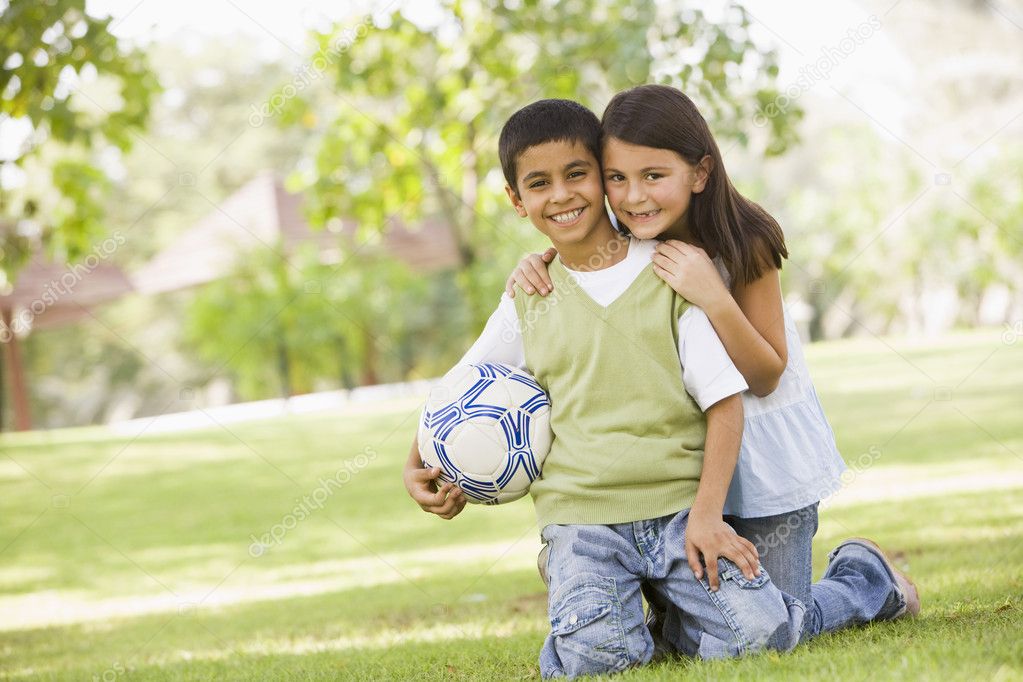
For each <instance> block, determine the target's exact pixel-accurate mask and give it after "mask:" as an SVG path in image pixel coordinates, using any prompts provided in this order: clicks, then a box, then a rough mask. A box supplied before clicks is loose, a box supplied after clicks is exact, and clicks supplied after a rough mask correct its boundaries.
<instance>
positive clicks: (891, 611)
mask: <svg viewBox="0 0 1023 682" xmlns="http://www.w3.org/2000/svg"><path fill="white" fill-rule="evenodd" d="M817 506H818V505H817V503H814V504H811V505H810V506H808V507H804V508H802V509H797V510H796V511H793V512H789V513H787V514H778V515H776V516H764V517H760V518H739V517H732V516H729V517H726V520H727V521H728V523H729V524H731V526H732V527H733V528H734V529H735V531H736V532H737V533H738V534H739V535H741V536H742V537H744V538H746V539H747V540H749V541H750V542H752V543H753V544H754V545H756V547H757V551H758V552H759V553H760V565H761V567H762V568H764V569H766V570H767V573H768V574H769V575H770V576H771V580H772V581H773V582H774V584H775V585H777V586H778V588H779V589H780V590H782V591H783V592H785V593H786V594H790V595H792V596H793V597H795V598H796V599H798V600H799V601H801V602H802V603H803V604H805V605H806V617H805V618H804V619H803V632H802V637H801V639H802V641H805V640H807V639H809V638H811V637H815V636H817V635H819V634H821V633H823V632H832V631H834V630H840V629H842V628H844V627H848V626H850V625H856V624H860V623H867V622H870V621H872V620H884V619H887V618H893V617H895V616H896V615H898V614H899V613H901V610H902V609H903V608H904V607H905V597H904V596H903V595H902V594H900V593H899V591H898V590H896V589H895V588H894V576H892V575H891V574H890V573H889V572H888V568H887V567H886V566H885V564H884V562H883V561H881V559H880V557H878V556H877V555H876V554H875V553H874V552H872V551H870V550H869V549H867V548H865V547H863V546H862V545H844V546H842V547H840V548H839V549H840V550H841V551H838V550H836V551H833V552H832V553H831V554H830V555H829V556H828V568H827V570H826V571H825V573H824V576H823V578H822V579H821V580H820V582H818V583H815V584H813V585H811V583H812V582H813V536H814V535H815V534H816V533H817Z"/></svg>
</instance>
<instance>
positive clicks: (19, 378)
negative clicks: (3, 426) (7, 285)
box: [0, 308, 32, 431]
mask: <svg viewBox="0 0 1023 682" xmlns="http://www.w3.org/2000/svg"><path fill="white" fill-rule="evenodd" d="M13 318H14V316H13V314H12V310H11V309H10V308H3V309H0V319H2V321H3V327H2V329H3V331H4V332H5V333H4V334H3V347H4V363H5V365H6V371H5V372H4V374H5V375H6V376H7V378H8V379H9V381H10V387H11V403H12V406H13V407H14V429H15V430H16V431H28V430H29V429H31V428H32V415H31V412H30V410H29V406H28V384H27V383H26V382H25V367H24V365H23V364H22V362H21V347H20V346H19V345H18V335H17V334H15V333H14V325H13V321H14V320H13Z"/></svg>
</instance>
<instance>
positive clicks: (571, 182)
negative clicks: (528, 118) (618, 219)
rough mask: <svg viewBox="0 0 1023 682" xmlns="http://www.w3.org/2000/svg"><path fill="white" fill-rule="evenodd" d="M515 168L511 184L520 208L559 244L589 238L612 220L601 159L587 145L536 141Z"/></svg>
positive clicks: (537, 227) (517, 161) (509, 195)
mask: <svg viewBox="0 0 1023 682" xmlns="http://www.w3.org/2000/svg"><path fill="white" fill-rule="evenodd" d="M515 173H516V176H515V185H516V186H515V187H514V188H513V187H505V191H506V192H507V193H508V197H509V198H510V199H511V201H512V204H513V205H514V206H515V210H516V211H517V212H518V214H519V215H520V216H522V217H523V218H525V217H527V216H528V217H529V220H530V222H532V223H533V225H535V226H536V229H538V230H540V231H541V232H543V233H544V234H545V235H547V236H548V237H549V238H550V240H551V241H552V242H554V244H555V246H557V245H558V244H574V243H577V242H580V241H583V240H585V239H586V238H587V237H588V236H590V235H591V234H593V233H594V230H596V229H597V228H598V227H600V226H601V224H602V223H607V224H608V225H610V222H609V219H608V217H607V210H606V209H605V208H604V185H603V183H602V181H601V177H600V165H599V164H598V163H597V159H596V158H594V156H593V154H592V153H591V152H590V151H589V150H588V149H587V148H586V146H585V145H583V144H581V143H579V142H565V141H562V142H546V143H544V144H540V145H536V146H535V147H530V148H528V149H527V150H526V151H524V152H522V153H521V154H519V157H518V159H517V160H516V169H515ZM516 190H517V191H516Z"/></svg>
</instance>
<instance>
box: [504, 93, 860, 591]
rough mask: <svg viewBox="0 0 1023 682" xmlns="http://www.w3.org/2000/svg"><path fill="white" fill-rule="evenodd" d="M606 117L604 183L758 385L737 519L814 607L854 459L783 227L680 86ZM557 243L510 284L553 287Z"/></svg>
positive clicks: (630, 96) (733, 494)
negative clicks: (737, 179)
mask: <svg viewBox="0 0 1023 682" xmlns="http://www.w3.org/2000/svg"><path fill="white" fill-rule="evenodd" d="M601 125H602V128H603V136H604V137H603V143H602V147H603V149H602V152H603V159H602V162H603V166H604V168H603V172H604V189H605V192H606V194H607V199H608V203H609V204H610V207H611V210H612V211H613V212H614V214H615V216H616V217H617V219H618V225H619V228H627V230H628V232H630V233H631V234H632V235H633V236H635V237H638V238H640V239H651V238H655V237H656V238H657V239H659V240H662V243H661V244H659V245H658V246H657V253H656V254H655V255H654V257H653V268H654V271H655V272H656V273H657V275H658V276H660V277H661V279H663V280H664V281H665V282H667V283H668V284H669V285H670V286H671V287H672V288H673V289H674V290H675V291H676V292H678V294H679V295H680V296H683V297H684V298H686V299H687V300H689V301H690V302H692V303H693V304H695V305H697V306H699V307H700V308H702V309H703V310H704V311H705V312H706V313H707V315H708V317H710V320H711V323H712V324H713V325H714V329H715V330H716V331H717V333H718V336H719V337H721V341H722V342H723V344H724V346H725V348H726V349H727V351H728V354H729V356H731V358H732V361H733V362H734V363H735V366H736V367H737V368H738V369H739V371H740V372H741V373H742V375H743V376H744V377H745V379H746V383H747V384H748V385H749V387H750V388H749V390H748V391H746V392H745V393H744V394H743V405H744V408H745V414H746V419H745V425H744V431H743V437H742V447H741V451H740V454H739V462H738V464H737V465H736V469H735V475H734V477H733V479H732V484H731V487H730V489H729V494H728V499H727V501H726V504H725V514H726V515H727V516H726V519H727V520H728V521H729V523H731V525H732V526H733V527H734V528H735V530H736V531H737V532H738V533H739V534H740V535H742V536H743V537H745V538H746V539H747V540H749V541H750V542H752V543H754V545H756V547H757V549H758V551H759V553H760V561H761V565H762V566H763V567H764V568H765V569H767V573H768V574H769V575H770V576H771V577H772V579H773V580H774V582H775V584H777V585H778V587H780V588H781V589H782V590H783V591H785V592H787V593H789V594H790V595H792V596H794V597H796V598H797V599H799V600H800V601H802V602H803V603H804V604H807V605H808V606H809V605H811V604H812V603H813V600H812V597H811V593H810V584H811V581H812V553H811V544H812V540H813V536H814V534H815V533H816V531H817V506H818V503H819V501H820V500H821V498H823V497H825V496H827V495H828V494H830V493H831V492H833V491H835V490H837V489H838V487H839V486H840V480H839V478H840V475H841V474H842V472H843V471H844V470H845V464H844V462H843V461H842V458H841V456H840V455H839V453H838V449H837V447H836V446H835V439H834V435H833V434H832V431H831V428H830V426H829V425H828V422H827V420H826V419H825V417H824V412H823V409H822V408H821V405H820V402H819V401H818V399H817V394H816V392H815V390H814V388H813V384H812V383H811V382H810V377H809V375H808V372H807V367H806V363H805V362H804V360H803V353H802V348H801V345H800V341H799V336H798V334H797V332H796V328H795V325H794V324H793V322H792V320H791V318H790V317H789V315H788V314H787V312H786V311H785V309H784V308H783V306H782V297H781V287H780V283H779V275H778V270H779V269H780V268H781V262H782V258H787V257H788V252H787V251H786V248H785V240H784V237H783V235H782V231H781V229H780V228H779V226H778V223H777V222H776V221H775V220H774V219H773V218H772V217H771V216H770V215H768V213H767V212H766V211H764V209H762V208H761V207H760V206H758V205H757V204H755V203H753V202H752V201H750V200H749V199H747V198H745V197H744V196H742V195H741V194H739V192H738V191H736V189H735V188H734V187H733V186H732V183H731V182H730V181H729V179H728V175H727V173H726V172H725V167H724V163H723V161H722V159H721V154H720V152H719V151H718V147H717V144H716V143H715V142H714V138H713V136H712V135H711V132H710V129H709V127H708V126H707V123H706V121H705V120H704V119H703V117H702V116H701V115H700V113H699V111H698V110H697V109H696V106H695V105H694V104H693V102H692V101H691V100H690V99H689V98H688V97H687V96H686V95H685V94H683V93H682V92H680V91H679V90H676V89H674V88H669V87H665V86H660V85H643V86H640V87H636V88H633V89H631V90H627V91H625V92H622V93H619V94H618V95H616V96H615V97H614V99H612V100H611V103H610V104H609V105H608V107H607V109H606V110H605V111H604V117H603V120H602V122H601ZM554 256H555V252H554V250H553V249H549V250H548V251H547V252H546V253H544V254H543V255H542V256H540V255H536V254H533V255H530V256H527V257H526V258H525V259H523V261H522V262H521V263H520V264H519V267H518V268H517V269H516V270H515V272H514V273H512V276H511V277H510V278H509V280H508V284H507V290H508V294H509V296H514V284H518V285H519V286H521V287H522V288H523V289H524V290H525V291H526V292H527V293H533V291H534V290H538V291H539V292H540V293H541V294H542V295H547V294H548V293H550V291H551V289H552V288H553V286H552V284H551V280H550V278H549V277H548V275H547V270H546V266H547V264H548V263H549V262H550V261H551V260H552V259H553V257H554ZM811 610H812V609H811Z"/></svg>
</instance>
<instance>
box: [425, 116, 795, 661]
mask: <svg viewBox="0 0 1023 682" xmlns="http://www.w3.org/2000/svg"><path fill="white" fill-rule="evenodd" d="M599 145H600V123H599V121H598V120H597V118H596V116H594V114H593V113H592V112H590V111H589V110H588V109H586V108H585V107H583V106H581V105H579V104H577V103H575V102H569V101H565V100H543V101H540V102H536V103H534V104H531V105H529V106H527V107H525V108H524V109H521V110H520V111H518V112H517V113H516V114H514V115H513V116H512V117H511V118H510V119H509V120H508V122H507V123H506V124H505V127H504V129H503V130H502V133H501V139H500V156H501V164H502V168H503V170H504V173H505V177H506V179H507V181H508V187H507V192H508V196H509V198H510V199H511V201H512V205H513V206H514V207H515V210H516V212H517V213H518V214H519V215H520V216H522V217H527V218H529V220H530V221H531V222H532V223H533V225H534V226H535V227H536V228H537V229H538V230H540V231H541V232H543V233H544V234H546V235H547V236H548V237H549V238H550V239H551V242H552V243H553V244H554V246H555V247H556V248H557V250H558V254H559V259H560V261H558V262H556V263H555V264H553V265H552V268H551V273H552V276H554V277H556V278H558V279H557V282H556V287H555V291H556V292H557V294H556V298H554V299H553V300H552V299H540V298H539V297H517V298H516V299H514V300H513V299H508V298H507V297H505V298H503V299H502V301H501V304H500V306H499V307H498V310H497V312H495V313H494V315H493V316H492V317H491V318H490V320H489V322H488V323H487V327H486V329H485V330H484V332H483V334H482V335H481V336H480V338H479V339H478V340H477V342H476V343H475V344H474V345H473V347H472V348H471V349H470V350H469V352H468V353H467V354H466V356H465V357H464V358H463V361H465V362H482V361H490V362H503V363H506V364H510V365H514V366H518V367H525V368H526V369H528V370H529V371H530V372H531V373H532V374H533V376H535V377H536V379H537V381H538V382H539V383H540V385H541V386H543V387H544V389H545V390H546V391H547V392H548V394H549V395H550V398H551V404H552V409H551V426H552V430H553V431H554V436H555V438H554V444H553V446H552V449H551V452H550V454H549V455H548V457H547V460H546V461H545V463H544V469H543V473H542V475H541V477H540V478H539V479H537V481H535V482H534V483H533V485H532V487H531V489H530V493H531V494H532V496H533V500H534V504H535V506H536V513H537V518H538V521H539V526H540V528H541V536H542V538H543V540H544V541H545V543H546V545H547V547H546V550H547V556H546V561H545V562H544V565H541V570H542V572H544V573H545V574H546V579H547V581H548V587H549V590H550V596H549V604H548V610H549V616H550V622H551V632H550V634H549V635H548V636H547V638H546V641H545V643H544V646H543V650H542V651H541V654H540V669H541V674H542V676H543V677H544V678H549V677H555V676H561V675H567V676H569V677H574V676H577V675H584V674H599V673H608V672H613V671H617V670H622V669H624V668H626V667H629V666H632V665H641V664H643V663H646V662H647V661H649V660H650V657H651V655H652V654H653V641H652V639H651V635H650V632H649V630H648V629H647V627H646V624H645V623H644V617H643V605H642V597H641V594H640V583H641V582H646V583H647V584H649V585H650V586H651V588H652V589H653V590H654V591H655V592H656V593H657V595H658V597H659V598H660V599H661V600H662V601H664V602H666V603H667V604H669V605H670V606H671V607H672V611H671V613H672V617H673V622H672V624H673V627H672V628H671V629H670V632H671V637H672V641H671V642H670V644H671V645H672V646H673V647H675V648H677V649H679V650H680V651H682V652H683V653H686V654H689V655H699V656H701V657H704V658H717V657H725V656H735V655H739V654H742V653H746V652H753V651H759V650H762V649H765V648H771V649H778V650H788V649H790V648H791V647H793V646H795V644H796V642H797V641H798V639H799V633H800V627H801V624H802V620H803V613H804V608H803V606H802V604H800V603H799V602H798V601H797V600H795V599H792V598H791V597H789V596H787V595H785V594H783V593H781V592H780V591H779V590H778V589H777V588H776V587H774V585H772V584H771V583H770V580H769V578H768V576H767V575H766V573H763V572H761V573H760V575H759V576H757V575H756V572H757V565H756V555H755V551H754V550H753V549H752V546H751V545H749V543H748V542H746V541H745V540H743V539H741V538H739V537H738V536H737V535H736V534H735V533H734V531H732V530H731V528H730V527H728V526H727V525H726V524H725V523H724V521H723V520H722V516H721V510H722V506H723V503H724V498H725V493H726V491H727V489H728V484H729V482H730V479H731V475H732V470H733V468H734V465H735V460H736V457H737V454H738V447H739V438H740V437H741V433H742V402H741V398H740V395H739V394H740V393H741V392H742V391H743V390H745V389H746V383H745V381H744V380H743V379H742V376H741V375H740V374H739V372H738V371H737V370H736V369H735V367H734V365H732V363H731V360H730V359H729V358H728V354H727V353H726V352H725V350H724V347H723V346H722V344H721V342H720V340H719V339H718V338H717V336H716V334H715V333H714V331H713V328H712V327H711V325H710V322H709V320H708V319H707V317H706V315H704V314H703V312H702V311H700V310H699V309H697V308H693V307H690V306H689V304H688V303H687V302H686V301H684V300H682V299H680V298H679V297H677V296H676V295H675V293H674V292H673V291H672V290H671V289H670V288H669V287H666V286H664V285H663V283H661V282H660V281H659V280H658V278H657V277H656V275H655V274H654V273H653V271H652V269H651V268H650V265H649V262H650V253H651V252H652V250H653V245H652V243H650V242H643V241H640V240H635V239H629V238H626V237H623V236H622V235H620V234H618V233H617V232H616V231H615V230H614V228H613V227H612V225H611V222H610V219H609V217H608V215H607V212H606V210H605V207H604V192H603V185H602V181H601V173H600V164H599V161H598V159H599V150H600V146H599ZM680 374H681V378H682V380H683V381H682V383H680V382H678V381H677V380H676V381H672V380H671V378H672V377H673V376H674V377H678V376H679V375H680ZM683 385H684V388H683ZM435 476H436V472H427V471H424V470H423V469H422V460H421V458H420V457H419V452H418V448H417V446H416V444H415V441H413V446H412V451H411V453H410V455H409V459H408V462H407V463H406V470H405V481H406V487H407V488H408V489H409V493H410V495H412V497H413V499H416V500H417V502H419V503H420V505H421V506H422V507H423V508H424V509H425V510H427V511H431V512H433V513H437V514H438V515H440V516H442V517H444V518H452V517H453V516H455V515H456V514H457V513H458V512H459V511H461V509H462V507H463V506H464V499H461V495H460V493H459V491H457V490H454V491H452V490H451V488H450V486H449V485H444V486H443V487H442V488H441V489H440V490H439V491H438V492H437V493H433V492H432V491H431V490H430V488H429V485H430V484H429V480H430V479H432V478H435ZM449 492H450V494H449ZM693 549H699V550H701V551H702V553H703V556H704V558H705V560H706V565H707V569H706V572H707V576H706V580H703V579H702V577H703V576H702V573H703V570H702V566H700V564H699V562H698V560H696V561H693V560H690V559H687V556H692V557H695V552H693V551H692V550H693ZM719 555H720V556H727V557H729V558H730V559H732V561H726V560H724V559H721V560H719V559H718V556H719ZM666 632H667V630H666Z"/></svg>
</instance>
